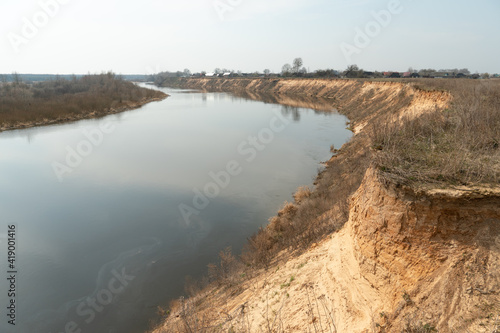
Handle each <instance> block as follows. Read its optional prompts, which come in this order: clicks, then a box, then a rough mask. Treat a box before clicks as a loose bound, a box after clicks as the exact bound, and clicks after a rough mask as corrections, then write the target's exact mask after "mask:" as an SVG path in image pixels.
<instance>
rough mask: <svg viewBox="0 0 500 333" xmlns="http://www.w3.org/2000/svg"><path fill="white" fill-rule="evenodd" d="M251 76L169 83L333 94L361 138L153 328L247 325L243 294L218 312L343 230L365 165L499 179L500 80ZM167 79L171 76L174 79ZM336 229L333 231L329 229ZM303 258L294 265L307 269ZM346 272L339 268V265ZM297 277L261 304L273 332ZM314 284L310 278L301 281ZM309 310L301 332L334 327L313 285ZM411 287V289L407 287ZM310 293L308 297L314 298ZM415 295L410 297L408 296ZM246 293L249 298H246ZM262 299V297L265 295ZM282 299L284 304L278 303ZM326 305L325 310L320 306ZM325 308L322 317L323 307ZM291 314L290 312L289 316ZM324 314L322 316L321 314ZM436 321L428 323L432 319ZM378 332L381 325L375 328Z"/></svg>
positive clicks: (420, 176) (407, 173) (468, 181)
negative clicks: (258, 280) (237, 303)
mask: <svg viewBox="0 0 500 333" xmlns="http://www.w3.org/2000/svg"><path fill="white" fill-rule="evenodd" d="M293 81H294V80H258V79H257V80H252V79H243V80H242V79H238V81H237V82H234V83H231V81H230V80H229V79H228V80H225V79H212V80H207V79H199V80H193V79H185V80H182V79H181V80H179V79H176V80H175V81H173V82H172V86H176V87H180V88H191V89H205V90H208V91H227V92H232V93H236V94H240V95H242V94H246V95H247V96H248V97H249V98H254V99H259V98H260V97H259V94H260V93H264V92H266V94H268V93H273V94H274V96H275V97H274V98H270V97H266V98H267V99H268V100H273V101H275V102H278V103H283V104H287V105H300V104H301V103H302V102H300V100H301V98H300V96H303V97H304V98H305V99H307V100H308V101H309V102H308V103H311V98H314V97H316V96H319V97H321V98H322V100H321V103H320V104H321V105H322V106H325V100H327V101H330V103H331V106H332V107H334V108H336V109H338V110H339V111H340V112H341V113H343V114H345V115H346V116H348V117H349V119H350V120H351V124H350V126H351V128H352V129H353V131H354V132H355V133H356V135H355V136H353V138H352V139H351V140H350V142H348V143H347V144H345V145H344V146H343V147H341V149H340V150H337V151H335V155H334V156H333V157H332V159H331V160H330V161H329V163H328V164H327V167H326V169H325V170H324V171H323V172H321V173H320V174H319V175H318V177H317V179H316V181H315V186H314V188H313V189H307V188H300V189H299V190H298V191H297V193H296V194H295V200H294V202H292V203H285V204H284V205H283V208H282V209H281V210H280V211H279V212H278V214H277V215H276V216H275V217H272V218H271V219H270V221H269V224H268V225H267V226H265V227H263V228H261V229H260V230H259V231H258V232H257V233H256V234H255V235H254V236H252V237H251V238H250V239H249V241H248V243H247V244H246V246H245V248H244V249H243V254H242V255H241V257H238V258H237V257H235V256H233V255H232V254H231V252H230V251H229V250H225V251H223V252H221V255H220V260H219V262H218V263H216V264H214V265H210V266H209V272H208V276H207V278H205V279H204V282H193V281H190V283H189V284H187V285H186V296H189V298H187V299H185V298H183V299H180V300H177V301H175V302H173V303H172V304H171V307H170V309H169V310H168V311H165V312H162V313H163V314H165V321H164V322H163V323H161V324H160V325H159V327H158V329H157V330H156V331H155V332H156V333H160V332H170V331H176V332H226V331H233V332H234V331H236V330H235V329H234V327H236V326H238V327H239V330H240V331H242V332H250V331H251V325H250V323H249V322H248V323H246V321H248V312H247V311H251V310H249V309H246V308H245V304H246V302H245V300H244V299H242V300H241V301H240V303H241V304H243V305H241V307H238V308H237V309H236V310H235V309H234V308H231V307H228V309H231V311H232V312H230V311H229V310H227V312H220V311H215V310H214V309H217V308H218V307H223V306H224V304H229V303H231V301H232V300H234V299H238V297H239V296H240V295H241V294H242V293H243V292H244V291H245V290H247V289H249V288H254V287H255V285H254V284H255V280H256V278H257V277H258V276H264V283H263V287H262V288H264V287H265V285H266V283H267V282H265V276H268V275H270V274H272V272H276V271H278V270H280V267H283V266H284V265H286V264H287V263H288V262H291V261H292V259H293V258H300V256H301V255H303V254H305V253H306V252H308V251H310V250H311V248H314V247H316V246H317V244H318V243H320V242H322V241H324V240H325V239H327V238H329V237H331V236H332V235H333V234H335V233H336V232H337V231H339V230H342V227H343V226H344V224H345V223H346V222H347V221H348V219H349V215H350V200H351V196H352V195H353V194H354V193H355V192H356V191H357V190H358V189H359V188H360V185H361V183H362V180H363V178H364V177H365V174H366V171H367V170H368V168H370V167H373V168H375V169H376V170H378V176H379V177H380V178H381V179H382V180H384V181H385V182H386V183H391V184H393V185H395V186H402V185H403V186H407V187H410V188H420V187H426V188H431V187H432V188H453V187H456V186H460V187H461V188H464V186H468V187H474V186H488V187H498V186H499V178H498V176H499V173H498V172H499V153H500V148H499V147H498V140H499V138H500V134H499V133H500V132H499V130H500V122H499V119H500V118H499V117H500V110H499V105H500V103H499V100H498V98H499V91H500V90H499V88H500V81H493V80H491V81H473V80H425V79H422V80H412V81H410V82H398V83H395V82H369V81H366V80H364V81H357V80H296V81H298V82H293ZM167 85H168V83H167ZM332 237H333V236H332ZM300 267H302V264H301V265H299V267H298V268H297V269H300ZM339 274H340V272H339ZM294 280H295V275H292V276H290V277H289V279H288V280H287V281H283V282H282V284H281V286H280V289H283V290H285V291H284V292H282V293H281V292H280V293H279V295H278V296H279V297H278V296H276V297H278V299H276V298H275V297H274V295H270V296H269V295H268V297H267V298H266V299H263V300H262V302H263V304H266V302H267V303H273V304H274V303H276V302H278V303H277V307H274V310H272V311H271V312H270V310H269V308H270V307H271V306H268V307H267V310H266V308H264V312H263V313H264V316H265V320H264V321H265V322H266V323H267V324H266V325H265V326H266V328H265V330H264V331H266V332H284V331H286V329H285V327H286V326H287V325H292V326H293V322H288V323H287V322H283V319H282V318H281V316H280V313H281V312H282V310H283V306H284V304H286V300H287V298H288V296H287V295H288V293H287V292H286V290H287V289H286V288H288V287H289V286H290V285H291V284H293V283H294ZM304 285H307V281H306V282H305V283H304ZM307 295H308V301H306V302H305V303H304V304H305V305H306V306H305V308H304V309H293V310H292V311H291V312H298V311H302V310H303V311H306V312H308V313H310V315H311V321H310V323H309V324H308V325H309V326H308V327H302V328H301V330H302V331H303V330H307V329H309V330H310V331H315V332H323V331H332V330H335V328H334V327H335V323H334V322H333V320H331V318H332V317H331V313H334V312H335V304H326V303H325V302H324V298H321V295H316V294H315V293H314V289H313V291H312V293H311V294H309V293H308V294H307ZM405 295H406V294H405ZM309 297H310V299H309ZM408 297H409V296H408ZM247 301H248V300H247ZM259 302H260V300H259ZM280 302H282V303H281V304H282V305H281V306H280V305H279V304H280ZM320 307H321V308H320ZM321 313H323V315H321ZM292 318H293V317H292ZM322 318H323V319H322ZM408 327H412V329H413V330H410V331H411V332H417V331H418V332H420V331H421V332H426V331H428V330H426V327H425V325H424V324H420V323H418V322H412V323H410V324H409V326H408ZM428 329H430V327H428ZM374 331H375V328H374Z"/></svg>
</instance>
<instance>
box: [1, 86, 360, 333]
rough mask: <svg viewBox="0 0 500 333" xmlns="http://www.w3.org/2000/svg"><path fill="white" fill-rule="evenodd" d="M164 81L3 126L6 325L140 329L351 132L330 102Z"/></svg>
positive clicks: (309, 179)
mask: <svg viewBox="0 0 500 333" xmlns="http://www.w3.org/2000/svg"><path fill="white" fill-rule="evenodd" d="M161 89H162V90H163V91H165V92H166V93H168V94H170V95H171V96H170V97H169V98H167V99H165V100H163V101H161V102H154V103H150V104H147V105H145V106H143V107H142V108H140V109H137V110H132V111H128V112H124V113H120V114H116V115H110V116H107V117H105V118H101V119H94V120H84V121H78V122H74V123H70V124H63V125H56V126H47V127H39V128H32V129H25V130H16V131H10V132H4V133H0V247H1V248H0V254H1V256H2V257H1V258H0V271H1V272H2V274H5V275H7V271H9V267H8V266H7V263H8V262H7V246H8V244H7V232H8V226H9V225H15V228H16V254H15V270H16V272H17V273H16V274H15V289H16V290H15V292H16V297H15V301H16V326H12V325H10V324H8V323H7V321H8V319H9V318H8V317H7V316H6V314H7V312H8V311H9V310H7V309H6V308H7V306H9V304H10V303H9V302H10V299H11V298H10V297H8V295H7V291H8V289H9V287H10V282H9V281H7V279H6V278H4V279H1V281H0V287H1V288H0V289H1V292H2V294H1V295H0V301H1V303H0V307H1V308H2V309H4V310H2V316H1V318H2V319H1V322H0V331H1V332H30V333H32V332H36V333H38V332H41V333H45V332H47V333H49V332H54V333H55V332H89V333H95V332H97V333H100V332H120V333H128V332H134V333H136V332H143V331H144V330H146V329H148V328H149V325H150V323H151V319H152V318H154V317H155V314H156V312H157V308H156V307H157V306H158V305H165V304H168V301H169V300H170V299H171V298H173V297H178V296H180V295H181V294H182V293H183V284H184V279H185V277H186V276H187V275H190V276H194V277H197V276H200V275H201V274H203V273H205V272H206V265H207V264H208V263H210V262H214V261H215V259H216V256H217V253H218V252H219V251H220V250H221V249H223V248H225V247H227V246H231V247H232V248H233V249H234V252H238V251H239V250H240V249H241V247H242V245H243V244H244V242H245V240H246V239H247V237H249V236H250V235H252V234H253V233H254V232H255V231H256V230H257V229H258V228H259V226H261V225H264V224H266V223H267V220H268V218H269V217H271V216H273V215H274V214H275V213H276V211H277V210H278V209H279V208H280V206H281V205H282V204H283V202H284V201H286V200H288V201H290V200H292V194H293V192H294V190H295V189H296V188H297V187H298V186H302V185H311V184H312V183H313V180H314V178H315V176H316V175H317V173H318V169H319V168H321V162H322V161H325V160H327V159H328V158H329V157H330V155H331V154H330V152H329V150H330V145H332V144H333V145H335V147H340V146H341V145H342V144H343V143H345V142H346V141H347V140H348V139H349V137H350V132H349V131H348V130H346V129H345V122H346V118H345V117H344V116H341V115H339V114H337V113H335V112H319V111H313V110H311V109H303V108H290V107H285V106H281V105H277V104H270V103H264V102H261V101H254V100H249V99H245V98H241V97H235V96H232V95H230V94H225V93H201V92H193V91H183V90H173V89H166V88H161ZM7 277H8V276H7Z"/></svg>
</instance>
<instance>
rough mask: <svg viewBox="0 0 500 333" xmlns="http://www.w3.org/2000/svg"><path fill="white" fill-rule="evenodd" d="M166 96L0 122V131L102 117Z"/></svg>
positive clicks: (136, 107) (162, 98)
mask: <svg viewBox="0 0 500 333" xmlns="http://www.w3.org/2000/svg"><path fill="white" fill-rule="evenodd" d="M168 97H169V95H167V94H164V96H161V97H153V98H145V99H143V100H141V101H139V102H131V103H128V104H127V105H123V106H120V107H118V108H109V109H104V110H92V111H89V112H88V113H84V114H75V115H65V116H62V117H58V118H56V119H43V120H41V121H32V122H27V123H16V124H8V125H3V124H2V125H0V133H2V132H4V131H12V130H19V129H27V128H32V127H39V126H49V125H57V124H65V123H71V122H74V121H78V120H88V119H95V118H102V117H105V116H108V115H112V114H117V113H120V112H125V111H130V110H135V109H138V108H140V107H142V106H144V105H146V104H148V103H151V102H159V101H162V100H164V99H165V98H168Z"/></svg>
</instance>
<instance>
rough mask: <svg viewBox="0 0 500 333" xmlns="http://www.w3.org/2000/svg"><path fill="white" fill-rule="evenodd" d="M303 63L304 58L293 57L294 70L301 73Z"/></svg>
mask: <svg viewBox="0 0 500 333" xmlns="http://www.w3.org/2000/svg"><path fill="white" fill-rule="evenodd" d="M303 64H304V62H303V61H302V58H295V59H293V72H294V73H299V72H300V68H301V67H302V65H303Z"/></svg>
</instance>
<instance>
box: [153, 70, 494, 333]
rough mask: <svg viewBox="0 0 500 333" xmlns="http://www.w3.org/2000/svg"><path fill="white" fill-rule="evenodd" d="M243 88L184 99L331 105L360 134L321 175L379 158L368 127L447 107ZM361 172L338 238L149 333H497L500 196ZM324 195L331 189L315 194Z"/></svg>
mask: <svg viewBox="0 0 500 333" xmlns="http://www.w3.org/2000/svg"><path fill="white" fill-rule="evenodd" d="M247 81H248V82H245V83H241V82H238V81H235V82H234V83H233V86H232V87H231V86H230V85H231V83H230V82H227V81H226V80H194V81H186V82H184V83H183V87H184V88H203V89H207V88H208V89H209V90H212V91H214V90H218V89H223V90H226V91H240V92H241V87H242V86H244V90H246V89H248V90H249V91H250V92H251V93H253V94H258V93H259V91H260V90H265V89H269V90H271V91H273V92H278V93H279V94H278V97H274V98H275V99H276V100H277V101H286V102H287V103H289V104H293V103H297V104H298V103H299V102H294V98H289V97H287V96H290V93H292V95H293V96H296V95H297V94H302V95H309V96H311V95H312V96H315V94H317V95H318V96H321V97H324V98H325V97H326V98H328V99H330V100H332V106H335V107H337V108H339V109H340V110H341V111H343V112H344V113H345V114H347V115H348V116H350V117H351V119H353V120H354V121H355V123H354V129H355V132H356V133H357V134H356V135H355V136H354V138H353V139H352V141H351V144H350V145H348V147H347V148H348V150H347V151H346V150H345V149H344V148H343V149H342V153H341V154H339V155H338V156H337V157H335V158H332V160H331V161H330V162H329V166H328V167H327V170H326V171H325V172H326V173H327V172H329V171H328V170H330V169H332V168H334V167H335V166H336V165H339V164H342V163H346V161H349V160H352V159H361V158H362V156H371V155H373V154H376V152H373V151H371V150H370V147H369V146H370V141H369V138H368V136H367V135H366V133H367V132H368V131H371V130H373V128H372V124H373V123H376V121H379V120H380V119H384V120H385V121H398V120H399V119H400V118H401V117H402V115H410V116H418V115H419V114H421V113H423V112H428V111H431V110H434V109H436V108H438V109H443V108H445V107H447V105H448V103H449V102H450V99H451V97H450V95H449V94H447V93H445V92H426V91H421V90H418V89H414V88H413V87H411V86H408V85H404V84H399V83H386V82H360V81H343V80H295V81H294V80H283V81H282V82H281V81H280V82H262V81H263V80H247ZM256 96H257V95H256ZM256 98H257V97H256ZM324 105H327V103H326V104H324ZM359 108H363V111H361V112H358V113H354V109H359ZM381 117H383V118H381ZM363 158H366V157H363ZM335 170H336V169H335ZM360 170H362V171H356V172H361V174H360V175H358V176H360V177H361V178H360V181H359V182H353V184H356V187H355V190H354V191H353V192H352V193H351V194H350V199H349V214H348V215H349V218H348V221H347V222H346V223H345V224H344V226H343V227H342V228H341V229H340V230H339V231H337V232H334V233H332V234H328V235H325V237H324V238H323V239H322V240H321V241H319V242H317V243H314V244H312V246H310V248H309V249H308V250H306V251H304V252H301V253H300V254H299V255H293V253H294V252H293V249H290V250H289V251H283V252H282V253H281V254H280V255H278V256H277V257H278V258H282V260H277V261H276V262H275V263H274V264H273V265H271V266H270V267H268V268H267V269H261V270H259V271H257V272H252V274H251V277H249V278H245V279H243V280H238V282H237V283H235V284H236V285H232V286H228V285H212V286H210V287H209V288H207V289H205V290H204V291H203V292H201V293H199V294H198V295H197V296H195V297H193V298H190V299H188V300H182V301H180V302H179V303H177V305H176V306H174V307H173V312H172V314H171V315H170V316H169V317H168V318H167V319H166V321H165V323H163V324H162V325H160V327H159V328H158V329H157V330H155V333H160V332H189V331H193V332H194V331H197V332H198V331H199V332H212V331H214V332H223V331H226V332H227V331H230V332H346V333H347V332H402V331H404V330H405V331H406V332H431V331H432V329H433V328H436V329H437V330H438V331H439V332H495V330H500V318H499V316H500V297H499V293H500V188H476V189H472V188H461V189H454V190H449V189H443V190H423V189H420V190H417V189H410V188H406V187H404V186H402V185H399V184H397V183H395V182H390V181H387V180H384V179H383V178H381V177H379V175H378V172H377V170H376V169H374V168H373V167H368V168H365V169H360ZM338 176H341V177H343V178H344V181H345V182H349V177H358V176H356V175H349V174H348V173H346V174H342V175H338ZM320 178H321V177H320ZM323 178H325V177H324V176H323ZM322 186H329V185H328V184H323V185H321V184H320V185H317V189H316V190H317V191H318V188H321V187H322ZM298 206H300V204H299V205H298ZM336 209H337V208H336V207H333V206H332V207H331V209H330V210H328V211H326V212H325V213H324V214H323V215H324V216H333V215H335V214H336ZM283 258H285V259H283ZM244 274H246V273H244ZM187 324H188V325H187ZM198 325H199V326H198ZM188 326H189V327H188ZM201 327H205V328H204V329H201ZM411 329H414V330H411Z"/></svg>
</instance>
